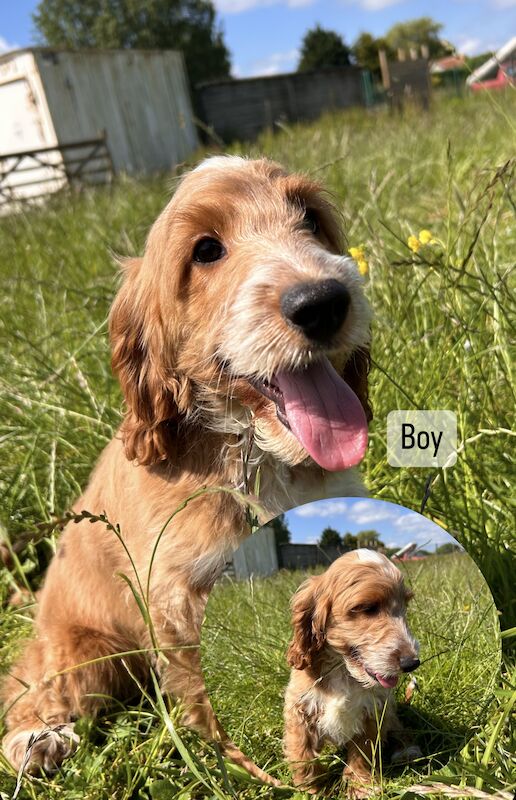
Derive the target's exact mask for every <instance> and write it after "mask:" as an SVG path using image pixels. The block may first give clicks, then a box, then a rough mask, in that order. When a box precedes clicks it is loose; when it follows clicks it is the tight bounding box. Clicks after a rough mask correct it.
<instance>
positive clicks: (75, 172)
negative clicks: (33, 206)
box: [0, 135, 114, 211]
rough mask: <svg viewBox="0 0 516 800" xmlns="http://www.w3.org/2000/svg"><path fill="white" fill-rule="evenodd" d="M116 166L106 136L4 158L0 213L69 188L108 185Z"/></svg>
mask: <svg viewBox="0 0 516 800" xmlns="http://www.w3.org/2000/svg"><path fill="white" fill-rule="evenodd" d="M113 173H114V170H113V162H112V160H111V154H110V152H109V148H108V145H107V141H106V136H105V135H102V136H99V137H97V138H96V139H87V140H84V141H80V142H70V143H68V144H60V145H56V146H55V147H42V148H38V149H35V150H27V151H25V152H18V153H5V154H3V155H0V211H1V210H2V209H5V208H6V207H7V208H10V207H12V206H16V205H18V204H20V203H25V202H28V201H30V202H32V201H35V200H40V199H41V198H43V197H47V196H48V195H50V194H53V193H54V192H56V191H59V190H60V189H64V188H66V187H72V188H76V187H79V188H82V187H83V186H86V185H90V184H94V183H106V182H108V181H110V180H111V178H112V177H113Z"/></svg>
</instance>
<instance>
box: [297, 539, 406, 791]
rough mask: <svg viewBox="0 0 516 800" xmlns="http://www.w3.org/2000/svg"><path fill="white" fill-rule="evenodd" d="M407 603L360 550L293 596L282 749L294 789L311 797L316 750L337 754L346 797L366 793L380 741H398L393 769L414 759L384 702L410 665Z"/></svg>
mask: <svg viewBox="0 0 516 800" xmlns="http://www.w3.org/2000/svg"><path fill="white" fill-rule="evenodd" d="M411 597H412V593H411V592H410V591H409V590H408V589H407V587H406V586H405V584H404V581H403V576H402V574H401V572H400V571H399V570H398V569H397V567H395V566H394V564H393V563H392V562H391V561H390V560H389V559H388V558H386V557H385V556H384V555H382V554H380V553H377V552H375V551H373V550H366V549H358V550H355V551H352V552H349V553H346V554H345V555H343V556H341V557H340V558H338V559H337V560H336V561H334V562H333V563H332V564H331V566H330V567H329V568H328V569H327V570H326V571H325V572H324V573H323V574H322V575H316V576H314V577H311V578H309V579H308V580H307V581H305V582H304V583H303V584H302V585H301V586H300V588H299V589H298V591H297V592H296V593H295V595H294V597H293V599H292V603H291V608H292V626H293V634H294V635H293V639H292V641H291V643H290V646H289V648H288V652H287V660H288V663H289V665H290V667H291V668H292V671H291V676H290V682H289V684H288V687H287V690H286V693H285V707H284V721H285V732H284V742H283V744H284V754H285V758H286V760H287V761H288V762H289V764H290V767H291V770H292V774H293V779H294V783H295V784H296V785H299V786H302V787H303V788H305V789H308V790H309V791H312V792H315V791H316V788H317V786H318V785H319V784H320V782H321V780H322V779H323V778H324V770H323V768H322V766H321V764H320V763H318V762H317V758H318V756H319V755H320V753H321V750H322V748H323V746H324V744H325V743H331V744H333V745H335V746H337V747H339V748H344V747H345V748H346V750H347V754H346V757H345V761H346V767H345V769H344V774H343V778H344V779H345V780H346V781H347V783H348V790H347V791H348V795H349V796H351V797H368V796H370V794H371V792H372V791H373V786H374V771H375V762H376V763H377V757H378V753H379V745H380V743H381V742H383V741H385V740H386V738H387V736H388V734H389V733H391V734H393V735H395V738H396V739H397V740H398V741H399V742H400V747H399V749H398V751H397V752H395V753H394V754H393V756H392V760H393V761H394V760H404V761H408V760H410V759H411V758H412V759H413V758H416V757H418V756H420V755H421V753H420V751H419V748H418V747H416V746H414V745H412V746H411V745H410V743H409V742H408V741H407V740H406V737H405V736H404V734H403V730H402V727H401V724H400V722H399V720H398V718H397V716H396V709H395V700H394V697H393V690H394V687H395V686H396V684H397V683H398V679H399V677H400V675H401V673H404V672H412V671H413V670H415V669H417V667H418V666H419V663H420V662H419V654H418V643H417V642H416V640H415V639H414V637H413V635H412V633H411V632H410V630H409V628H408V626H407V621H406V607H407V603H408V601H409V600H410V599H411Z"/></svg>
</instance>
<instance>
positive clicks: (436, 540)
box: [285, 497, 456, 551]
mask: <svg viewBox="0 0 516 800" xmlns="http://www.w3.org/2000/svg"><path fill="white" fill-rule="evenodd" d="M285 521H286V523H287V525H288V527H289V530H290V532H291V534H292V538H291V541H292V542H295V543H310V544H311V543H315V542H316V541H317V539H319V537H320V535H321V531H323V530H324V528H327V527H330V528H335V530H337V531H338V532H339V533H340V534H343V533H346V532H349V533H358V531H363V530H371V529H372V530H375V531H378V533H379V534H380V539H381V540H382V542H383V543H384V544H385V545H387V547H403V545H405V544H409V542H416V543H417V544H418V545H419V546H420V547H423V548H424V549H425V550H430V551H432V550H434V549H435V547H436V546H437V545H440V544H444V543H445V542H453V543H454V544H456V542H455V539H454V538H453V537H452V536H450V535H449V534H448V533H446V531H444V530H443V529H442V528H441V527H439V525H436V524H435V522H432V521H431V520H429V519H427V518H426V517H423V516H421V514H418V513H417V512H415V511H410V509H408V508H404V507H403V506H398V505H396V504H395V503H387V502H385V501H384V500H373V499H371V498H366V497H362V498H359V499H357V498H351V499H350V498H337V499H330V500H318V501H316V502H315V503H307V504H306V505H304V506H299V507H298V508H296V509H294V510H293V511H288V512H287V513H286V514H285Z"/></svg>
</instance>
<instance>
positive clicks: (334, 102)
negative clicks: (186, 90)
mask: <svg viewBox="0 0 516 800" xmlns="http://www.w3.org/2000/svg"><path fill="white" fill-rule="evenodd" d="M196 96H197V106H198V108H199V114H200V116H201V117H202V120H203V122H204V123H205V124H206V125H207V127H208V128H209V129H211V130H212V131H213V132H214V133H215V134H216V136H218V137H219V138H220V139H221V140H223V141H225V142H228V141H231V140H233V139H254V138H255V137H256V136H257V135H258V133H259V132H260V131H261V130H263V129H264V128H273V127H274V126H275V125H278V124H279V125H281V124H282V123H291V122H301V121H303V120H312V119H317V118H318V117H319V116H320V115H321V114H323V113H324V112H326V111H332V110H335V109H341V108H348V107H349V106H363V105H364V96H363V85H362V74H361V70H360V69H358V68H357V67H339V68H331V69H325V70H316V71H313V72H292V73H288V74H286V75H272V76H268V77H259V78H242V79H239V80H224V81H217V82H213V83H205V84H200V85H198V86H197V87H196Z"/></svg>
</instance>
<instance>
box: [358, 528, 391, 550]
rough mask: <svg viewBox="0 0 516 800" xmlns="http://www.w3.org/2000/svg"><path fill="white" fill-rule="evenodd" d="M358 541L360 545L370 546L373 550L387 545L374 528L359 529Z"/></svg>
mask: <svg viewBox="0 0 516 800" xmlns="http://www.w3.org/2000/svg"><path fill="white" fill-rule="evenodd" d="M357 542H358V546H359V547H369V548H370V549H371V550H379V549H380V548H381V547H384V546H385V545H384V543H383V542H382V540H381V539H380V534H379V533H378V532H377V531H372V530H371V531H359V532H358V533H357Z"/></svg>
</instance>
